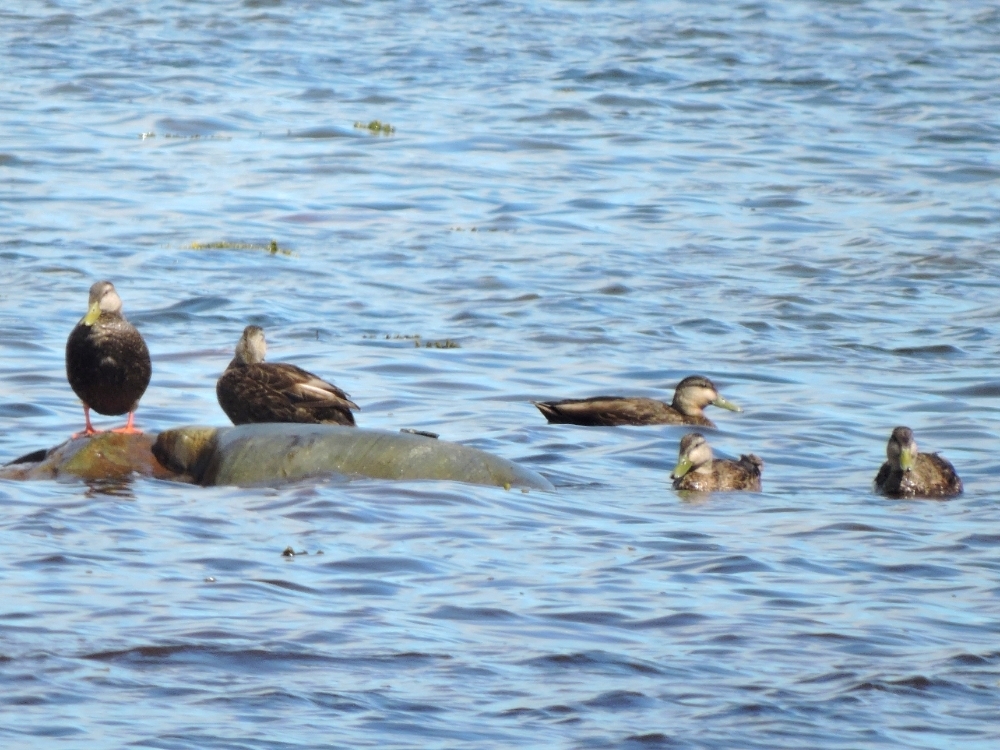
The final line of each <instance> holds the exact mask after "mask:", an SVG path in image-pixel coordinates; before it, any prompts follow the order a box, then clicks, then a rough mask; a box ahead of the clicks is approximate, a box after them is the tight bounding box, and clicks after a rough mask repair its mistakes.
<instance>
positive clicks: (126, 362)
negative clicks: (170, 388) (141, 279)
mask: <svg viewBox="0 0 1000 750" xmlns="http://www.w3.org/2000/svg"><path fill="white" fill-rule="evenodd" d="M87 305H88V306H87V314H86V315H84V316H83V318H82V319H81V320H80V322H79V323H77V324H76V327H74V328H73V330H72V331H71V332H70V334H69V338H68V339H66V379H67V380H68V381H69V385H70V388H72V389H73V392H74V393H75V394H76V395H77V396H79V397H80V400H81V401H82V402H83V418H84V422H85V427H84V429H83V432H79V433H76V434H75V435H74V436H73V437H74V438H76V437H79V436H81V435H84V436H87V437H89V436H91V435H96V434H97V433H98V432H102V430H96V429H94V426H93V424H91V422H90V410H91V409H93V410H94V411H96V412H97V413H98V414H104V415H105V416H119V415H121V414H126V413H127V414H128V421H127V422H126V424H125V426H124V427H120V428H116V429H114V430H111V432H121V433H125V434H141V433H142V431H141V430H138V429H136V427H135V411H136V409H138V408H139V399H141V398H142V395H143V394H144V393H145V392H146V388H147V387H148V386H149V381H150V379H151V378H152V376H153V364H152V361H151V360H150V358H149V349H148V348H147V347H146V342H145V341H144V340H143V338H142V335H141V334H140V333H139V331H138V330H136V328H135V326H133V325H132V324H131V323H129V322H128V321H127V320H126V319H125V316H124V315H122V300H121V297H119V296H118V292H117V291H116V290H115V285H114V284H112V283H111V282H110V281H98V282H95V283H94V284H93V285H92V286H91V287H90V297H89V299H88V303H87Z"/></svg>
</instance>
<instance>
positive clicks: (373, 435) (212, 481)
mask: <svg viewBox="0 0 1000 750" xmlns="http://www.w3.org/2000/svg"><path fill="white" fill-rule="evenodd" d="M152 450H153V454H154V455H155V456H156V458H157V459H158V460H159V461H160V462H161V463H162V464H163V465H164V466H166V467H168V468H169V469H170V470H172V471H174V472H175V473H177V474H184V475H187V476H190V477H191V478H192V479H193V481H195V482H197V483H199V484H203V485H216V484H236V485H252V484H272V483H275V482H283V481H290V480H295V479H302V478H305V477H310V476H320V475H323V474H331V473H336V474H345V475H348V476H362V477H370V478H373V479H408V480H412V479H447V480H453V481H457V482H468V483H471V484H483V485H495V486H498V487H518V488H527V489H542V490H552V489H554V488H553V486H552V484H551V483H550V482H549V481H548V480H547V479H546V478H545V477H543V476H541V475H540V474H538V473H537V472H534V471H532V470H530V469H526V468H524V467H523V466H518V465H517V464H515V463H513V462H511V461H508V460H506V459H504V458H500V457H498V456H493V455H491V454H489V453H486V452H485V451H481V450H477V449H476V448H469V447H467V446H464V445H459V444H458V443H451V442H448V441H446V440H429V439H428V438H426V437H424V436H421V435H414V434H409V433H396V432H387V431H385V430H369V429H359V428H356V427H342V426H340V425H332V424H316V425H313V424H286V423H270V424H248V425H240V426H238V427H223V428H218V429H217V428H213V427H182V428H179V429H176V430H167V431H166V432H162V433H160V435H159V437H158V438H157V440H156V443H155V444H154V445H153V449H152Z"/></svg>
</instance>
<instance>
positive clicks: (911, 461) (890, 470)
mask: <svg viewBox="0 0 1000 750" xmlns="http://www.w3.org/2000/svg"><path fill="white" fill-rule="evenodd" d="M885 455H886V459H887V460H886V462H885V463H884V464H882V468H880V469H879V470H878V474H877V475H876V476H875V489H876V490H877V491H878V492H880V493H881V494H883V495H886V496H888V497H928V498H944V497H955V496H956V495H960V494H961V493H962V480H961V479H960V478H959V476H958V473H957V472H956V471H955V467H954V466H952V464H951V462H950V461H948V460H947V459H945V458H943V457H941V456H939V455H938V454H937V453H920V452H918V451H917V441H916V440H914V438H913V430H911V429H910V428H909V427H897V428H896V429H894V430H893V431H892V435H890V436H889V442H888V444H886V447H885Z"/></svg>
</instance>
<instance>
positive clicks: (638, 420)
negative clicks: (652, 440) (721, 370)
mask: <svg viewBox="0 0 1000 750" xmlns="http://www.w3.org/2000/svg"><path fill="white" fill-rule="evenodd" d="M534 403H535V406H536V407H538V410H539V411H540V412H541V413H542V414H544V415H545V418H546V419H547V420H548V421H549V422H550V423H551V424H577V425H584V426H587V427H616V426H619V425H650V424H693V425H703V426H705V427H714V426H715V425H714V424H713V423H712V422H711V421H710V420H709V419H707V418H706V417H704V416H685V415H684V414H681V413H680V412H679V411H677V410H676V409H674V408H673V407H672V406H670V405H669V404H665V403H664V402H662V401H657V400H656V399H652V398H623V397H620V396H594V397H593V398H583V399H565V400H563V401H536V402H534Z"/></svg>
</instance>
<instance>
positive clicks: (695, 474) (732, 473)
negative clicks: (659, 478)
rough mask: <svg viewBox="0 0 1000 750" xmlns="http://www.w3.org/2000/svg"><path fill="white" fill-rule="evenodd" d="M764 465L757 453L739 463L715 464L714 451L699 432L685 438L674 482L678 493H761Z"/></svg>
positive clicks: (674, 473)
mask: <svg viewBox="0 0 1000 750" xmlns="http://www.w3.org/2000/svg"><path fill="white" fill-rule="evenodd" d="M763 468H764V462H763V461H762V460H761V459H760V458H759V457H758V456H755V455H754V454H753V453H749V454H746V455H742V456H740V460H739V461H731V460H729V459H720V460H713V458H712V447H711V446H710V445H709V444H708V441H707V440H705V436H704V435H702V434H701V433H699V432H690V433H688V434H687V435H685V436H684V437H682V438H681V444H680V449H679V450H678V456H677V466H675V467H674V470H673V472H671V474H670V478H671V479H673V480H674V489H675V490H690V491H693V492H729V491H733V490H746V491H748V492H760V491H761V485H760V474H761V470H762V469H763Z"/></svg>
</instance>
